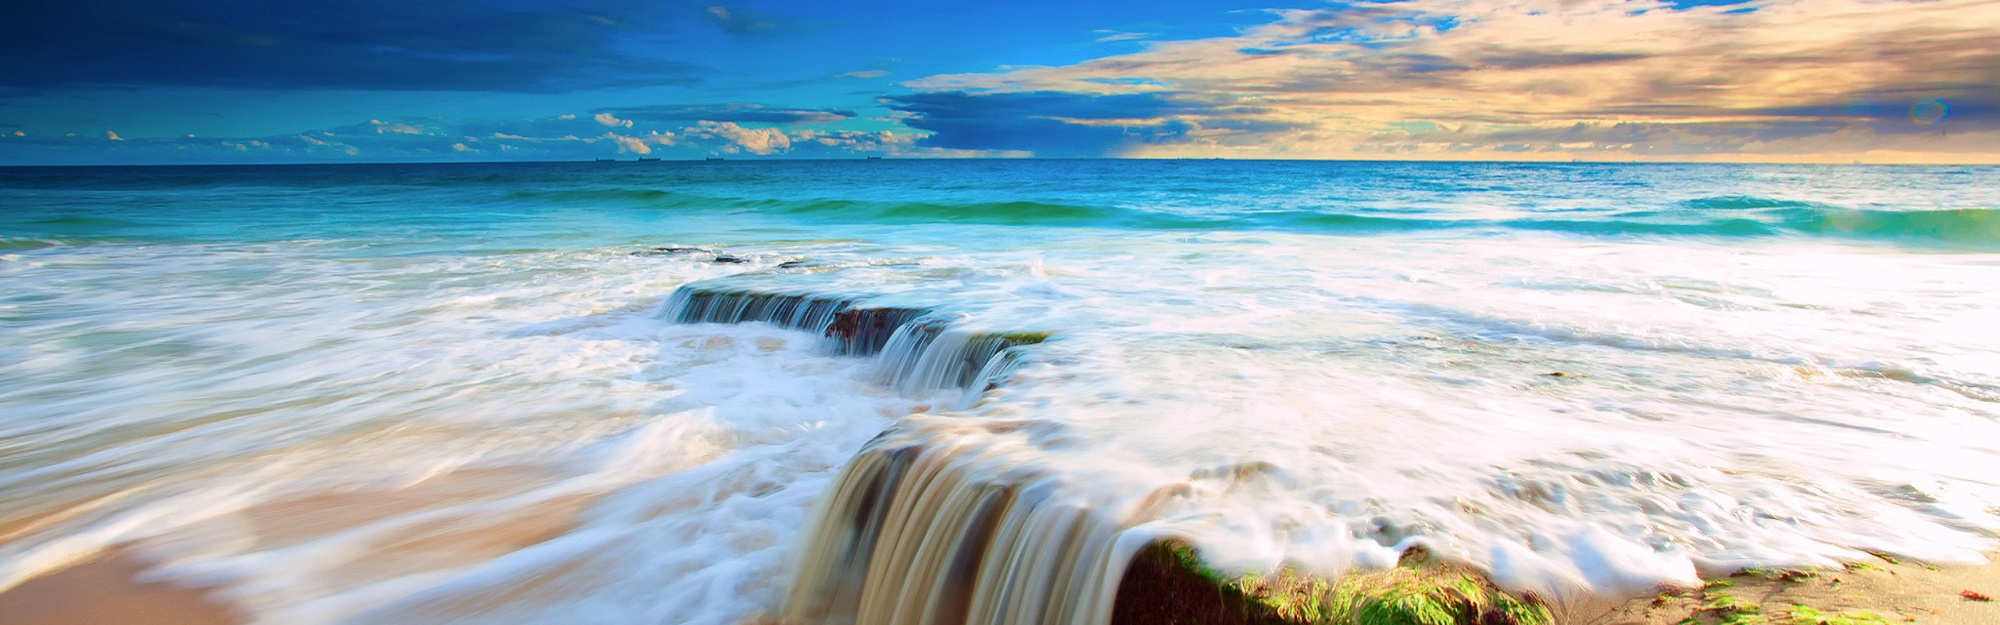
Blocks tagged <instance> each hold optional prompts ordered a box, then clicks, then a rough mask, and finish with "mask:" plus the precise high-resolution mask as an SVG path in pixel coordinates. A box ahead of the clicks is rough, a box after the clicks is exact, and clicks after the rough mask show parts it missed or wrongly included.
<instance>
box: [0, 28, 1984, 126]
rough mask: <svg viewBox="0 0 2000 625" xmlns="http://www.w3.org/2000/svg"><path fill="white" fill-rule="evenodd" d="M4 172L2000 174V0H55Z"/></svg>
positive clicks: (3, 75) (12, 42)
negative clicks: (1116, 163) (1795, 164)
mask: <svg viewBox="0 0 2000 625" xmlns="http://www.w3.org/2000/svg"><path fill="white" fill-rule="evenodd" d="M9 17H10V19H9V20H8V21H6V22H4V23H0V164H9V165H23V164H126V163H262V162H343V161H452V160H473V161H479V160H578V159H590V158H634V157H638V156H650V157H659V158H702V157H705V156H714V155H722V156H729V157H732V158H857V157H859V156H863V155H888V156H896V157H967V156H975V157H978V156H984V157H1027V156H1039V157H1102V156H1113V157H1214V156H1222V157H1255V158H1435V159H1454V158H1479V159H1491V158H1504V159H1527V160H1535V159H1548V160H1569V159H1577V158H1583V159H1591V160H1599V159H1604V160H1647V159H1657V160H1775V161H1832V162H1847V161H1849V160H1878V161H1901V162H1935V161H1950V162H1991V161H1994V160H2000V157H1996V155H1995V152H1996V151H2000V150H1996V148H1993V147H1991V146H1996V145H2000V134H1995V133H1996V130H2000V123H1996V119H2000V110H1996V109H2000V106H1997V105H2000V88H1996V87H1995V86H1994V83H1995V77H1996V76H2000V74H1996V72H2000V63H1996V59H2000V53H1996V52H1995V50H2000V45H1996V44H2000V9H1996V7H1995V3H1994V2H1989V1H1985V0H1938V1H1931V2H1902V1H1898V0H1810V1H1807V0H1751V1H1748V2H1743V1H1735V2H1708V1H1695V2H1688V1H1682V2H1664V1H1660V0H1512V1H1504V2H1503V1H1499V0H1401V1H1395V2H1242V1H1239V0H1231V1H1229V2H1214V1H1203V2H1196V1H1154V2H1088V1H1072V2H1053V1H1044V0H1033V1H1029V2H1009V3H946V2H924V3H918V2H890V1H882V0H871V1H863V2H846V3H829V2H798V1H781V0H752V1H746V2H721V1H718V0H706V1H701V2H673V1H667V2H661V1H658V0H583V1H576V0H560V1H546V0H430V1H427V2H409V1H390V0H349V1H336V2H324V3H272V2H257V1H252V0H208V1H201V2H194V1H179V2H177V1H171V0H151V1H146V0H83V1H76V2H59V1H50V0H28V1H27V2H26V3H25V4H22V5H18V6H15V7H11V8H10V16H9Z"/></svg>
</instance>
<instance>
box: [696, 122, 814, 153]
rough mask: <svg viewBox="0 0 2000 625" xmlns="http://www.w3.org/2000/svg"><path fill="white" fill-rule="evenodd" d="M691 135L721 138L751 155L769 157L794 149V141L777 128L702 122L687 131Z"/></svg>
mask: <svg viewBox="0 0 2000 625" xmlns="http://www.w3.org/2000/svg"><path fill="white" fill-rule="evenodd" d="M686 131H687V132H689V133H691V134H699V135H701V136H705V137H720V138H723V139H726V140H728V141H729V142H730V143H732V144H734V145H733V146H731V147H730V148H725V149H728V150H731V151H733V150H734V149H735V148H741V149H742V150H743V151H746V152H749V153H751V154H758V155H768V154H775V153H778V152H783V151H786V150H790V149H792V139H791V137H789V136H787V135H786V134H785V131H783V130H779V129H776V128H744V127H742V126H739V125H736V122H712V121H702V122H698V123H696V124H695V126H693V127H691V128H688V129H686Z"/></svg>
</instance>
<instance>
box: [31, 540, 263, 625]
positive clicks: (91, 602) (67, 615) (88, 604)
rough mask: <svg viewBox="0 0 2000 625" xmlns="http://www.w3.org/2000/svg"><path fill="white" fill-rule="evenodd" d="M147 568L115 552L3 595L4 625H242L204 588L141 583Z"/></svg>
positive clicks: (135, 560) (117, 550)
mask: <svg viewBox="0 0 2000 625" xmlns="http://www.w3.org/2000/svg"><path fill="white" fill-rule="evenodd" d="M145 569H146V566H145V564H144V563H142V562H140V561H139V560H138V559H137V558H135V557H134V556H133V555H132V554H131V553H128V552H126V551H124V550H119V549H113V550H111V551H108V552H105V553H102V554H99V555H98V556H97V557H95V558H92V559H90V560H87V561H84V562H82V563H78V564H75V565H71V566H69V567H67V568H64V569H61V570H57V571H54V572H51V573H49V574H46V575H42V576H40V577H36V578H34V579H30V580H28V581H26V582H22V583H21V584H20V585H17V586H15V587H13V588H9V589H7V590H6V591H4V592H0V623H4V624H5V625H237V624H239V623H242V622H244V620H243V618H242V617H241V616H239V615H238V614H236V613H235V610H233V609H232V608H230V607H229V606H228V605H227V604H224V603H222V602H221V601H218V600H216V599H214V598H212V597H210V596H209V594H210V593H209V591H208V590H206V589H201V588H186V587H181V586H175V585H173V584H166V583H159V582H141V581H139V579H138V578H139V575H140V573H143V572H145Z"/></svg>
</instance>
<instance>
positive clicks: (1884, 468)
mask: <svg viewBox="0 0 2000 625" xmlns="http://www.w3.org/2000/svg"><path fill="white" fill-rule="evenodd" d="M1022 233H1023V230H1021V229H1015V230H1008V229H981V228H970V227H967V228H948V229H947V228H940V229H932V230H924V231H921V232H918V231H915V230H913V229H901V230H898V231H893V232H885V231H870V234H869V236H873V237H875V239H873V240H872V241H871V245H851V246H821V245H812V244H781V245H780V244H774V245H769V246H764V247H760V248H757V249H758V250H761V251H763V252H765V253H766V255H767V256H769V257H770V258H785V257H797V256H801V255H810V256H813V257H814V259H815V260H817V261H823V262H825V263H826V264H827V266H828V267H836V268H837V267H847V268H846V269H831V270H815V271H814V272H799V273H797V274H795V275H783V276H775V277H766V278H761V279H760V280H763V281H765V282H766V283H769V284H791V285H801V288H806V287H810V288H815V289H818V288H823V289H826V290H828V291H832V292H844V293H875V294H879V297H878V301H880V302H886V303H890V304H906V305H909V304H922V305H925V306H930V307H936V308H938V309H941V310H948V311H956V312H962V313H965V314H966V315H968V316H967V317H965V318H964V319H963V320H961V321H960V322H959V325H957V326H955V328H958V330H955V332H971V331H1014V330H1023V331H1047V332H1054V333H1055V334H1054V337H1055V338H1054V340H1052V341H1050V342H1049V343H1046V344H1044V345H1040V346H1037V347H1035V348H1033V349H1034V354H1035V355H1034V357H1033V358H1032V359H1031V361H1032V362H1029V363H1027V364H1025V365H1024V366H1022V367H1021V368H1019V369H1018V370H1016V371H1014V372H1013V373H1012V374H1010V376H1009V377H1010V383H1009V384H1008V386H1006V387H1005V388H1002V389H1000V390H997V391H995V392H993V393H991V394H989V395H987V396H986V397H984V398H981V399H980V400H979V401H978V402H977V403H976V404H975V405H971V406H969V407H966V408H964V409H962V410H954V409H951V407H950V406H947V405H943V404H939V403H937V402H939V401H952V400H951V399H950V398H943V399H941V398H940V397H936V396H932V397H922V396H909V395H899V394H897V393H895V392H894V391H892V390H891V389H886V388H883V387H882V386H880V385H878V384H877V383H876V382H875V379H874V378H875V367H876V364H875V363H870V362H868V361H866V360H863V359H858V358H842V357H833V356H828V355H826V354H823V353H820V352H817V351H815V350H814V349H813V348H812V346H813V344H815V343H816V342H817V340H818V338H817V337H813V336H811V335H808V334H804V333H799V332H792V331H786V330H780V329H777V328H773V327H770V326H765V325H761V324H747V325H740V326H717V325H688V326H678V325H673V324H668V323H665V322H663V321H661V320H659V319H657V318H656V317H657V314H656V313H657V312H658V306H659V305H660V303H661V301H662V300H663V298H665V297H666V295H667V294H668V293H669V292H670V291H671V290H672V289H673V288H674V287H675V286H677V285H680V284H683V283H686V282H688V281H690V280H696V279H703V278H714V277H720V276H724V275H727V274H732V273H737V272H743V271H749V270H757V269H764V268H767V264H764V263H762V261H759V263H752V264H749V265H741V266H734V265H732V266H723V265H708V264H702V263H697V262H693V261H689V260H686V259H674V258H655V257H633V256H627V255H625V254H624V251H625V250H618V249H606V250H594V251H592V250H586V251H550V252H534V253H526V254H510V255H496V256H472V257H467V256H449V255H438V256H422V255H417V256H380V255H369V254H365V253H359V252H356V251H355V250H354V249H352V248H350V247H343V246H341V245H338V244H333V243H311V242H306V243H284V244H254V245H252V244H232V245H219V244H218V245H183V246H156V247H139V246H111V245H106V246H94V247H91V248H89V249H51V250H35V251H30V252H23V253H21V254H20V255H21V256H23V257H33V258H34V263H33V264H34V266H33V267H27V265H29V264H31V263H27V262H10V263H8V265H9V267H10V268H9V269H7V271H9V272H11V273H9V274H8V278H7V279H8V280H9V284H10V287H15V288H18V289H21V290H22V292H23V293H26V294H29V295H32V296H39V297H45V298H46V299H43V300H40V301H42V302H43V303H40V304H35V305H34V306H33V307H32V310H27V311H25V312H22V311H15V312H18V313H19V314H20V315H21V316H19V317H15V318H16V319H19V321H15V322H13V323H12V325H10V326H8V327H7V329H6V332H5V333H4V334H0V357H4V358H6V359H7V362H8V363H9V366H8V367H5V368H4V369H0V382H4V383H5V384H4V385H0V389H4V390H0V410H5V411H6V412H7V415H8V418H6V419H0V441H5V444H6V445H8V446H9V447H8V448H7V449H8V453H7V455H5V456H0V458H4V459H0V501H4V502H6V503H7V509H8V511H9V513H10V514H11V515H14V516H10V517H8V518H5V519H0V521H14V520H22V519H25V518H27V517H29V516H35V517H38V518H44V519H45V520H44V521H43V522H40V523H39V524H37V525H34V526H33V527H34V529H32V530H29V531H26V532H25V533H22V534H20V535H19V536H16V537H13V538H11V539H9V540H8V541H7V542H5V543H4V544H0V586H7V585H11V584H13V583H15V582H18V581H19V580H21V579H24V578H26V577H28V576H31V575H33V574H36V573H38V572H42V571H46V570H49V569H51V568H54V567H58V566H61V565H62V564H64V563H67V562H71V561H74V560H76V559H78V558H81V557H87V556H88V555H89V554H90V553H92V552H94V551H95V550H97V549H100V548H102V547H104V546H106V545H111V544H118V543H123V542H128V541H138V542H137V544H138V545H139V546H140V547H141V550H142V551H143V552H144V553H145V554H147V555H149V556H151V557H154V558H156V559H157V560H158V561H160V562H162V563H163V564H164V567H163V568H161V569H159V570H158V571H157V575H159V576H160V577H161V578H162V579H170V580H179V581H186V582H219V583H223V584H224V585H225V588H226V590H225V593H226V594H227V595H228V596H230V597H232V598H234V599H236V600H238V601H240V602H242V603H243V604H245V605H246V606H248V607H250V608H252V609H253V610H254V612H255V613H256V614H257V615H258V616H259V617H260V620H261V621H263V622H274V623H275V622H285V623H312V622H355V623H360V622H378V621H380V620H384V619H393V620H396V621H398V622H433V621H435V622H444V621H451V620H454V619H463V618H468V616H476V618H475V620H479V621H481V622H524V623H525V622H549V621H558V620H560V621H564V622H601V623H625V622H683V623H730V622H737V621H739V620H741V619H744V618H746V617H749V616H751V615H754V614H756V613H759V612H760V611H767V610H771V609H774V606H775V602H776V601H777V598H778V597H779V595H780V593H781V592H782V590H783V589H782V588H779V587H778V585H779V584H780V580H782V579H784V578H785V575H784V574H783V571H782V569H783V566H784V562H785V559H786V557H787V554H788V553H790V552H791V550H792V549H793V548H794V547H796V540H797V539H798V537H799V536H800V534H801V532H802V526H803V525H804V524H805V523H806V522H807V511H808V510H809V509H810V506H811V505H812V503H813V500H814V498H815V496H816V495H817V494H819V493H820V492H821V491H822V490H823V489H824V488H826V486H827V483H828V480H830V479H831V477H832V472H833V471H835V470H837V469H838V468H839V466H840V465H841V464H842V463H843V462H845V461H846V460H847V458H848V456H849V455H850V454H851V453H852V452H853V451H854V450H855V449H858V448H859V447H860V446H861V445H862V444H863V443H864V442H866V441H867V440H868V439H869V438H871V437H873V436H874V435H875V434H876V433H877V432H880V431H881V430H882V429H884V428H885V427H887V426H888V425H889V424H890V423H891V422H892V421H893V419H894V418H896V417H900V416H902V415H903V414H905V413H908V412H910V411H912V410H914V409H918V408H920V407H922V408H924V409H926V410H927V411H929V412H932V413H934V414H935V416H932V417H928V418H929V419H933V420H936V421H937V422H940V423H958V424H960V425H963V426H964V427H963V428H956V429H952V431H953V432H955V434H954V436H957V437H959V438H955V439H954V441H955V442H956V443H958V444H964V445H972V446H978V447H981V448H983V449H985V450H986V452H987V453H990V454H992V455H991V456H990V457H992V458H998V459H1004V460H1005V462H1006V463H1011V466H1015V467H1026V468H1034V469H1038V470H1043V471H1044V472H1045V474H1046V475H1049V476H1051V477H1050V478H1049V480H1050V481H1049V482H1048V483H1049V484H1050V486H1049V487H1050V488H1055V489H1057V490H1059V491H1061V492H1062V494H1063V497H1065V499H1063V501H1065V502H1071V503H1074V505H1078V506H1081V507H1085V508H1087V507H1089V506H1090V505H1091V502H1118V501H1125V500H1127V499H1129V498H1130V497H1132V496H1133V493H1134V492H1150V489H1157V488H1162V487H1184V491H1183V494H1182V495H1180V496H1178V497H1176V498H1174V499H1173V500H1172V501H1170V502H1168V504H1167V505H1164V506H1162V507H1161V508H1159V510H1158V511H1157V512H1158V514H1157V516H1156V518H1153V519H1151V520H1150V522H1149V523H1147V524H1145V525H1143V526H1141V527H1138V528H1135V529H1133V530H1132V531H1133V532H1138V533H1155V534H1158V533H1167V534H1176V535H1182V536H1187V537H1190V538H1192V539H1193V540H1195V541H1196V543H1197V545H1198V546H1200V547H1203V548H1204V550H1205V552H1206V553H1208V554H1211V556H1212V557H1213V558H1214V559H1215V560H1216V561H1217V564H1219V565H1221V566H1223V567H1225V568H1234V569H1242V570H1247V569H1253V568H1259V567H1268V566H1272V565H1275V564H1277V563H1278V562H1284V561H1289V562H1293V563H1296V564H1300V565H1303V566H1307V567H1309V568H1314V569H1317V570H1322V571H1326V572H1338V571H1341V570H1344V569H1346V568H1347V567H1350V566H1364V567H1379V566H1387V565H1390V564H1392V563H1393V562H1394V561H1395V557H1396V555H1397V554H1398V552H1399V551H1400V550H1402V549H1404V548H1407V547H1409V546H1412V545H1418V544H1422V545H1425V546H1428V547H1430V548H1431V549H1432V550H1433V551H1436V552H1439V553H1442V554H1444V555H1446V556H1447V557H1451V558H1455V559H1460V560H1464V561H1468V562H1471V563H1474V564H1478V565H1481V566H1485V567H1488V568H1489V569H1490V570H1492V571H1493V572H1494V573H1495V575H1496V576H1497V578H1498V579H1500V580H1501V581H1502V582H1504V583H1507V584H1510V585H1514V586H1517V587H1524V588H1556V589H1561V588H1573V587H1577V586H1583V587H1589V588H1593V589H1598V590H1616V589H1622V588H1631V587H1643V586H1646V585H1649V584H1650V583H1652V582H1654V581H1660V580H1686V579H1688V578H1689V577H1690V576H1691V575H1692V574H1693V573H1694V571H1695V570H1696V568H1697V567H1718V568H1720V567H1728V566H1742V565H1750V564H1826V563H1831V562H1834V561H1837V560H1840V559H1846V558H1853V557H1858V554H1859V551H1858V550H1860V549H1879V550H1884V551H1889V552H1893V553H1900V554H1906V555H1911V556H1918V557H1925V558H1932V559H1938V560H1967V561H1971V560H1976V559H1978V558H1979V557H1980V556H1979V553H1980V552H1981V551H1982V550H1990V549H1992V548H1993V547H1994V544H1993V540H1992V539H1991V538H1990V536H1991V534H1990V533H1991V532H1994V531H2000V518H1996V516H2000V513H1996V511H1995V508H1994V506H1996V505H2000V488H1996V487H1995V486H1994V485H1993V484H1992V483H1991V478H1990V476H1991V475H1994V474H2000V443H1996V442H1995V441H2000V425H1996V423H2000V408H1996V404H1995V403H1993V400H1994V398H1995V396H1996V393H1995V391H1994V389H2000V373H1996V372H2000V366H1996V365H2000V363H1996V361H1995V360H1994V358H1995V357H1994V356H1993V354H1996V353H2000V331H1996V330H1995V329H1994V328H1993V326H1991V324H1990V322H1989V321H1988V320H1990V319H1993V318H2000V302H1995V301H1994V300H1993V299H1992V298H1991V292H1990V289H1991V286H1990V285H1992V284H1996V283H2000V264H1996V262H1995V260H1996V259H1995V258H1993V257H1992V256H1991V255H1977V254H1933V255H1926V254H1906V253H1899V252H1895V251H1891V250H1874V249H1859V250H1858V249H1854V248H1834V247H1827V246H1816V245H1807V244H1794V243H1785V242H1781V241H1780V242H1773V241H1765V242H1748V243H1734V244H1729V245H1721V244H1707V243H1701V242H1695V241H1671V242H1669V241H1645V240H1633V241H1621V242H1617V243H1605V242H1601V241H1592V240H1583V239H1569V238H1562V237H1557V236H1546V237H1543V236H1528V235H1523V236H1516V237H1509V238H1489V239H1477V238H1444V237H1442V236H1438V235H1410V236H1384V237H1375V238H1347V237H1314V236H1292V235H1282V234H1275V233H1263V234H1259V235H1257V236H1255V237H1251V236H1243V235H1229V234H1202V235H1196V236H1188V235H1135V234H1129V233H1109V232H1102V231H1083V230H1060V229H1042V230H1033V231H1032V233H1031V234H1032V236H1026V235H1023V234H1022ZM10 314H14V313H10ZM953 336H954V337H960V338H963V335H962V334H954V335H953ZM15 365H19V366H15ZM1558 371H1560V372H1562V373H1564V375H1563V376H1561V377H1556V376H1552V375H1546V374H1550V373H1554V372H1558ZM1003 422H1004V423H1006V424H1008V427H995V428H991V429H988V428H984V427H980V426H982V425H983V424H1000V423H1003ZM995 462H999V460H996V461H995ZM480 472H498V473H499V474H500V475H503V476H505V477H504V478H501V479H497V480H495V481H494V483H492V484H486V483H483V482H480V483H478V484H479V485H480V487H481V488H490V492H488V491H481V490H477V489H474V490H464V489H460V490H451V489H449V488H447V489H446V490H447V491H449V493H450V495H449V496H445V497H442V498H441V499H440V500H439V501H438V502H437V503H436V505H417V504H410V503H407V502H403V503H398V504H397V505H399V506H407V507H409V508H410V509H394V510H383V511H381V514H380V515H377V516H372V517H366V518H354V519H346V518H342V519H328V520H327V521H326V522H327V523H328V524H329V526H328V527H327V528H323V531H322V530H319V529H313V528H272V527H268V526H262V525H259V524H258V523H259V522H260V521H258V520H257V517H256V515H257V514H261V513H262V512H259V511H268V509H269V508H270V507H272V506H280V505H283V504H287V502H295V501H297V500H300V499H301V498H309V497H312V496H315V495H327V494H347V495H351V496H353V497H356V498H359V499H362V500H367V499H369V498H374V497H380V498H382V499H383V500H384V501H391V500H393V494H394V493H398V492H427V491H424V489H426V488H444V487H445V486H449V485H452V484H456V483H457V481H458V480H465V479H467V478H466V477H465V476H468V475H479V474H480ZM451 488H458V487H456V486H453V487H451ZM552 510H554V511H560V514H558V516H560V517H561V518H560V519H558V520H556V521H549V520H547V519H543V518H541V517H538V516H537V515H538V514H552V513H551V512H550V511H552ZM42 515H49V516H42ZM364 516H365V515H364ZM537 524H542V525H546V526H547V527H548V528H549V529H548V531H546V532H544V533H541V534H537V535H535V536H533V537H532V540H530V539H522V538H519V537H515V538H507V539H504V540H501V539H496V540H501V546H499V547H493V548H491V549H483V550H482V548H473V547H465V546H454V543H452V542H451V541H452V540H454V539H470V538H471V537H486V536H499V535H507V534H508V532H509V531H510V528H513V529H514V530H518V529H519V528H521V527H530V526H533V527H540V526H541V525H537ZM279 530H288V531H289V532H290V533H296V534H299V535H297V536H291V535H288V533H287V531H279ZM309 530H310V531H309ZM1134 535H1137V534H1134ZM510 541H513V542H510ZM474 542H477V541H474ZM398 545H400V547H398ZM422 545H430V546H429V547H422ZM398 549H401V550H400V551H399V550H398ZM392 554H393V555H392Z"/></svg>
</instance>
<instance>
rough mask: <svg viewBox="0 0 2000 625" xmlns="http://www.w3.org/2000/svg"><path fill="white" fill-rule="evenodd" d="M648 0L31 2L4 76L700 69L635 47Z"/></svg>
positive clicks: (611, 73) (1, 58)
mask: <svg viewBox="0 0 2000 625" xmlns="http://www.w3.org/2000/svg"><path fill="white" fill-rule="evenodd" d="M664 17H665V11H663V10H662V9H661V3H659V2H652V1H646V0H568V1H562V2H536V1H530V0H418V1H409V0H344V1H340V2H271V1H262V0H212V1H205V2H204V1H191V0H179V1H175V0H165V1H161V0H25V1H24V2H18V3H14V4H12V5H11V6H9V7H8V9H7V15H6V20H5V21H0V87H19V88H48V87H57V86H64V85H103V86H140V85H170V86H192V87H258V88H280V89H383V90H418V89H435V90H457V91H505V92H552V91H565V90H572V89H583V88H590V87H602V86H613V85H622V84H634V83H640V82H644V83H648V84H660V83H672V82H686V81H690V80H692V78H693V76H694V75H695V74H696V72H697V71H698V68H696V67H693V66H690V65H688V64H685V63H679V62H675V61H670V60H662V59H656V58H647V57H641V56H636V55H633V54H631V53H629V52H626V51H625V49H624V47H623V46H621V45H620V39H621V37H623V36H624V35H626V34H627V33H631V32H635V31H637V30H639V29H642V28H643V29H647V30H653V29H655V28H656V27H657V26H658V25H659V24H660V23H661V20H662V19H663V18H664Z"/></svg>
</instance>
